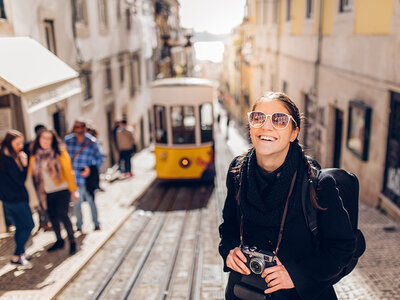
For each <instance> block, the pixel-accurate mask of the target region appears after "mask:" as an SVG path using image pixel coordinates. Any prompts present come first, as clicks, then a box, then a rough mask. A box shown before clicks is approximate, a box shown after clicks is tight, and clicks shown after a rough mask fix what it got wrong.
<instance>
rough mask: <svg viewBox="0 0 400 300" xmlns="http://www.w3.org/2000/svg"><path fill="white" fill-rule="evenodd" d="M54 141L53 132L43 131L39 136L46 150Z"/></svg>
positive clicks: (42, 146)
mask: <svg viewBox="0 0 400 300" xmlns="http://www.w3.org/2000/svg"><path fill="white" fill-rule="evenodd" d="M52 141H53V134H52V133H51V132H43V133H42V134H41V135H40V137H39V145H40V147H41V148H42V149H44V150H46V149H49V148H50V147H51V142H52Z"/></svg>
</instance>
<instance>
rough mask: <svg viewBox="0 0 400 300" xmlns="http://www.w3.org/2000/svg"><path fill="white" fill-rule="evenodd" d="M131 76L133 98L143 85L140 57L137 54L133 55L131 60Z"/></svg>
mask: <svg viewBox="0 0 400 300" xmlns="http://www.w3.org/2000/svg"><path fill="white" fill-rule="evenodd" d="M129 74H130V88H131V96H133V95H134V94H135V92H136V90H138V89H139V87H140V85H141V84H142V83H141V79H140V56H139V54H137V53H135V54H133V55H132V57H131V59H130V62H129Z"/></svg>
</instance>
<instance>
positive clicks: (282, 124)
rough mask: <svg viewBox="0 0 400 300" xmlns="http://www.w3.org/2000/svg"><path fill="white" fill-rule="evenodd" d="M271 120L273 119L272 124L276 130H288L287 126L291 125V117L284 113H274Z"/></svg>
mask: <svg viewBox="0 0 400 300" xmlns="http://www.w3.org/2000/svg"><path fill="white" fill-rule="evenodd" d="M271 119H272V124H273V125H274V126H275V127H276V128H279V129H281V128H286V126H287V125H288V124H289V119H290V117H289V116H288V115H287V114H284V113H273V114H272V118H271Z"/></svg>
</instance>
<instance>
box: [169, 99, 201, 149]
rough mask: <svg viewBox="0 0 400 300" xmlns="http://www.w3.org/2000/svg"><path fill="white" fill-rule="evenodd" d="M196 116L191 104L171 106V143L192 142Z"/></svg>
mask: <svg viewBox="0 0 400 300" xmlns="http://www.w3.org/2000/svg"><path fill="white" fill-rule="evenodd" d="M195 125H196V118H195V116H194V107H193V106H172V107H171V126H172V143H173V144H194V142H195V138H194V134H195Z"/></svg>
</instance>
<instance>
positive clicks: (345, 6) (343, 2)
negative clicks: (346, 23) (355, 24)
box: [339, 0, 353, 12]
mask: <svg viewBox="0 0 400 300" xmlns="http://www.w3.org/2000/svg"><path fill="white" fill-rule="evenodd" d="M339 2H340V6H339V12H348V11H351V9H352V7H353V0H339Z"/></svg>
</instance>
